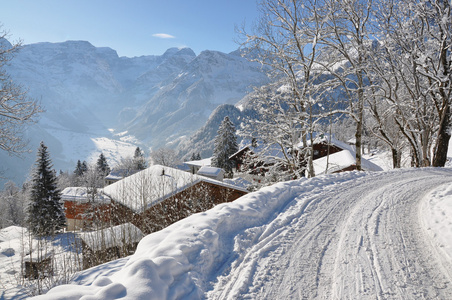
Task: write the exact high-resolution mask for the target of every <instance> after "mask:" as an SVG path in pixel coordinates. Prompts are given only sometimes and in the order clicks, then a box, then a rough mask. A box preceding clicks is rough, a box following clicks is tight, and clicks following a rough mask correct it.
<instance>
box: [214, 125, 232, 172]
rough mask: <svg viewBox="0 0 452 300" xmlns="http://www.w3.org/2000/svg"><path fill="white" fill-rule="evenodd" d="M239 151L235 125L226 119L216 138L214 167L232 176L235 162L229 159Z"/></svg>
mask: <svg viewBox="0 0 452 300" xmlns="http://www.w3.org/2000/svg"><path fill="white" fill-rule="evenodd" d="M237 151H238V145H237V137H236V135H235V127H234V124H232V122H231V121H230V120H229V117H225V118H224V120H223V122H221V125H220V128H219V129H218V132H217V137H216V138H215V147H214V153H213V157H212V165H213V166H215V167H218V168H222V169H224V170H225V172H226V174H228V175H229V176H231V175H232V168H233V167H234V162H233V161H230V160H229V157H230V156H231V155H232V154H234V153H236V152H237Z"/></svg>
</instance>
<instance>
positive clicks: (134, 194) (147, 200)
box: [104, 165, 248, 211]
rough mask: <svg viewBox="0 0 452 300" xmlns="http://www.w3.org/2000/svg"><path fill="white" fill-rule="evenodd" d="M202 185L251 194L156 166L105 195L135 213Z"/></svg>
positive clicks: (137, 174) (220, 183)
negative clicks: (203, 183)
mask: <svg viewBox="0 0 452 300" xmlns="http://www.w3.org/2000/svg"><path fill="white" fill-rule="evenodd" d="M200 181H204V182H209V183H211V184H215V185H219V186H223V187H227V188H231V189H235V190H240V191H243V192H248V191H247V190H246V189H242V188H240V187H237V186H233V185H229V184H226V183H223V182H221V181H218V180H214V179H211V178H208V177H204V176H198V175H196V174H191V173H189V172H185V171H182V170H178V169H174V168H170V167H165V166H161V165H154V166H151V167H149V168H147V169H145V170H143V171H140V172H138V173H136V174H133V175H131V176H129V177H127V178H124V179H123V180H120V181H118V182H115V183H113V184H111V185H109V186H107V187H105V188H104V193H105V194H106V195H108V196H109V197H111V198H112V199H114V200H115V201H118V202H121V203H122V204H124V205H125V206H127V207H129V208H131V209H132V210H134V211H144V210H146V209H148V208H149V207H151V206H154V205H156V204H157V203H159V202H161V201H163V200H165V199H166V198H168V197H170V196H172V195H174V194H177V193H179V192H181V191H183V190H185V189H186V188H188V187H190V186H192V185H194V184H196V183H198V182H200Z"/></svg>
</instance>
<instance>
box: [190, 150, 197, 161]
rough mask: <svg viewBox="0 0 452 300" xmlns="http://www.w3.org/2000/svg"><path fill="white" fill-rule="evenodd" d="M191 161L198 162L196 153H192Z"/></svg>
mask: <svg viewBox="0 0 452 300" xmlns="http://www.w3.org/2000/svg"><path fill="white" fill-rule="evenodd" d="M190 160H191V161H194V160H196V154H195V152H193V153H192V155H191V157H190Z"/></svg>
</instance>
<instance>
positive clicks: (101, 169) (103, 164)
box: [97, 153, 110, 177]
mask: <svg viewBox="0 0 452 300" xmlns="http://www.w3.org/2000/svg"><path fill="white" fill-rule="evenodd" d="M97 172H98V174H99V176H101V177H105V176H107V175H108V174H109V173H110V167H109V166H108V162H107V159H106V158H105V156H104V154H103V153H101V154H100V155H99V158H98V159H97Z"/></svg>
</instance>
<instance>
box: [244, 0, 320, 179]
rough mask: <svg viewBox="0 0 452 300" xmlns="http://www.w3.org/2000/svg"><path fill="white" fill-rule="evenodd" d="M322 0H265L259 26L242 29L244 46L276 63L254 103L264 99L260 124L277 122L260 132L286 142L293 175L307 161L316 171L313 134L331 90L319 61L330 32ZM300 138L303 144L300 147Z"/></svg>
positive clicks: (283, 149) (260, 59)
mask: <svg viewBox="0 0 452 300" xmlns="http://www.w3.org/2000/svg"><path fill="white" fill-rule="evenodd" d="M318 5H319V4H318V3H317V2H316V1H310V0H304V1H295V0H263V1H260V10H261V16H260V19H259V23H258V24H257V27H256V29H255V32H254V33H253V34H246V31H245V30H244V29H242V31H241V33H242V35H244V36H245V38H246V39H245V41H244V43H243V44H242V45H243V47H244V48H245V49H250V52H251V54H252V56H251V57H255V60H256V61H258V62H260V63H261V64H264V65H267V66H269V67H270V72H269V76H270V77H271V79H272V81H273V82H272V83H271V84H269V85H268V86H266V87H264V88H261V89H260V90H259V91H258V93H257V95H256V97H255V100H256V101H255V102H253V106H255V104H258V105H259V107H258V114H259V117H261V118H260V120H259V121H257V123H261V124H259V126H263V125H264V123H265V124H268V125H269V126H267V127H271V129H270V128H267V129H268V132H267V133H268V134H266V135H263V136H261V135H260V134H263V133H264V132H259V133H258V134H259V138H262V139H263V140H265V142H266V143H269V144H270V147H274V146H277V147H279V148H280V150H281V152H282V153H283V157H284V160H285V165H286V168H287V169H288V170H289V173H291V174H292V176H293V177H299V176H301V174H302V173H304V168H305V166H306V161H307V167H308V175H309V176H314V168H313V166H312V158H313V153H312V152H313V151H310V148H309V147H308V142H307V139H308V138H309V137H311V138H312V136H313V132H314V130H315V124H316V122H317V121H318V116H317V115H318V113H319V112H320V111H321V110H319V106H318V104H319V102H320V101H321V99H322V97H323V96H324V95H323V93H324V92H325V91H327V90H328V89H327V88H326V86H325V85H324V84H319V83H320V82H321V80H320V78H321V77H322V76H323V73H322V71H321V70H319V65H318V63H316V62H317V60H318V57H319V54H320V52H319V44H318V41H319V40H320V38H321V37H322V36H323V35H324V28H323V26H322V22H323V21H322V18H321V16H320V15H319V14H318ZM258 97H259V98H260V99H257V98H258ZM259 102H260V104H259ZM265 115H266V116H267V117H268V118H267V117H266V116H265ZM268 121H269V122H268ZM255 125H258V124H255ZM256 130H261V131H262V130H265V129H264V128H256ZM275 130H276V131H275ZM255 137H257V136H255ZM300 141H301V143H302V145H301V146H302V147H301V149H303V150H302V151H299V150H297V151H298V152H295V149H296V148H298V144H299V143H300Z"/></svg>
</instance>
